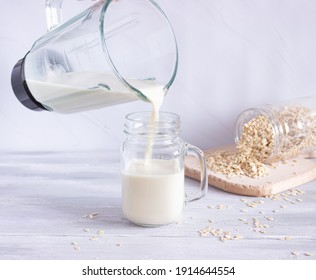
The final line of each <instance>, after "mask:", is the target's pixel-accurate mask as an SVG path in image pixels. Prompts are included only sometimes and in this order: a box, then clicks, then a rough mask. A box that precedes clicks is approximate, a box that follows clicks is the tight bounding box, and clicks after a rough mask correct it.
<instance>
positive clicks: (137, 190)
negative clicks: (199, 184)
mask: <svg viewBox="0 0 316 280" xmlns="http://www.w3.org/2000/svg"><path fill="white" fill-rule="evenodd" d="M141 92H142V93H143V94H144V95H145V96H146V97H147V98H148V100H149V101H150V102H151V103H152V113H151V120H150V122H149V126H150V128H149V130H148V131H149V133H148V140H147V148H146V151H145V156H144V159H134V160H131V161H130V162H129V163H128V166H127V167H126V169H125V170H124V171H123V172H122V208H123V213H124V215H125V216H126V218H128V219H129V220H130V221H131V222H133V223H135V224H138V225H142V226H159V225H164V224H169V223H172V222H174V221H175V220H176V219H177V218H178V217H179V216H180V214H181V212H182V208H183V204H184V170H183V167H181V166H180V164H179V161H178V160H176V159H171V160H165V159H154V158H153V157H152V155H153V144H154V137H155V126H156V123H157V122H158V121H159V110H160V107H161V105H162V103H163V99H164V95H165V91H164V87H163V86H160V85H153V86H152V87H148V88H146V89H142V90H141Z"/></svg>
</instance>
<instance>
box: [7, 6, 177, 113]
mask: <svg viewBox="0 0 316 280" xmlns="http://www.w3.org/2000/svg"><path fill="white" fill-rule="evenodd" d="M61 3H62V0H47V3H46V9H47V16H48V23H49V31H48V32H47V33H46V34H45V35H44V36H43V37H41V38H40V39H38V40H37V41H36V42H35V43H34V45H33V46H32V48H31V50H30V51H29V52H28V53H27V54H26V56H25V57H24V58H23V59H21V60H19V61H18V62H17V64H16V65H15V66H14V68H13V70H12V76H11V84H12V88H13V91H14V93H15V95H16V97H17V98H18V100H19V101H20V102H21V103H22V104H23V105H24V106H26V107H27V108H29V109H32V110H36V111H40V110H48V111H53V112H58V113H72V112H78V111H85V110H90V109H97V108H102V107H106V106H111V105H115V104H119V103H125V102H129V101H133V100H139V99H141V100H144V101H148V99H147V97H146V95H145V94H144V92H146V90H148V88H150V87H153V86H155V85H157V84H158V85H160V86H163V88H164V92H165V93H167V91H168V89H169V87H170V86H171V84H172V83H173V81H174V79H175V76H176V72H177V67H178V48H177V43H176V39H175V35H174V32H173V29H172V27H171V25H170V23H169V21H168V19H167V17H166V15H165V14H164V12H163V11H162V10H161V8H160V7H159V6H158V5H157V4H156V3H155V2H154V1H152V0H102V1H99V2H97V3H95V4H94V5H93V6H91V7H90V8H88V9H86V10H85V11H83V12H81V13H80V14H78V15H76V16H75V17H73V18H71V19H70V20H68V21H66V22H65V23H63V24H60V20H61V17H60V12H61V10H60V9H61Z"/></svg>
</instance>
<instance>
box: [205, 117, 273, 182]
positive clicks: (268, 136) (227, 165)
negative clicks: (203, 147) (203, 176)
mask: <svg viewBox="0 0 316 280" xmlns="http://www.w3.org/2000/svg"><path fill="white" fill-rule="evenodd" d="M273 148H274V141H273V130H272V126H271V124H270V122H269V120H268V119H267V118H266V117H265V116H263V115H259V116H257V117H255V118H254V119H252V120H251V121H249V122H248V123H247V124H245V125H244V126H243V129H242V135H241V138H240V141H239V143H238V144H237V145H236V151H224V152H215V153H213V154H206V161H207V166H208V168H209V169H210V170H213V171H215V172H219V173H223V174H226V175H228V176H231V175H245V176H248V177H252V178H257V177H262V176H264V175H267V174H268V169H267V167H266V165H265V164H264V163H263V162H265V161H266V160H267V159H268V158H269V157H270V156H271V154H272V152H273Z"/></svg>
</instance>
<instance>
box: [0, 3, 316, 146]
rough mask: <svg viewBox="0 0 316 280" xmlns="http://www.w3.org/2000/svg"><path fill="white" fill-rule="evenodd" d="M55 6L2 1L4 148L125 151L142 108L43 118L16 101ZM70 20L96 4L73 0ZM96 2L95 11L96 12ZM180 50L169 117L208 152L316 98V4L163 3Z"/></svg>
mask: <svg viewBox="0 0 316 280" xmlns="http://www.w3.org/2000/svg"><path fill="white" fill-rule="evenodd" d="M44 2H45V0H30V1H25V0H10V1H4V0H1V2H0V11H1V21H0V46H1V52H0V85H1V90H0V145H1V146H0V149H1V150H5V151H9V150H36V151H37V150H55V151H58V150H90V149H107V148H111V149H112V148H113V149H118V148H119V145H120V142H121V141H122V139H123V137H124V136H123V132H122V131H123V129H122V126H123V122H124V116H125V115H126V114H128V113H130V112H134V111H137V110H150V109H151V108H150V106H149V104H145V103H143V102H141V101H138V102H134V103H129V104H125V105H118V106H114V107H111V108H105V109H101V110H96V111H90V112H85V113H77V114H72V115H60V114H55V113H49V112H33V111H31V110H28V109H26V108H24V107H23V106H22V105H21V104H20V103H19V102H18V101H17V100H16V98H15V96H14V94H13V92H12V90H11V85H10V76H11V69H12V67H13V65H14V64H15V63H16V61H17V60H18V59H20V58H22V57H23V56H24V55H25V53H26V52H27V51H28V50H29V49H30V48H31V46H32V43H33V42H34V41H35V40H36V39H37V38H38V37H40V36H41V35H43V34H44V33H45V32H46V20H45V10H44V4H45V3H44ZM64 2H65V4H64V7H65V18H69V17H70V16H72V15H74V14H76V13H78V12H79V11H80V10H81V9H83V7H87V6H89V5H90V3H91V2H92V1H91V0H84V1H80V2H79V1H76V0H64ZM89 2H90V3H89ZM157 2H158V4H159V5H160V6H161V7H162V9H163V10H164V11H165V13H166V14H167V16H168V18H169V20H170V21H171V23H172V25H173V27H174V30H175V33H176V36H177V39H178V44H179V50H180V62H179V71H178V75H177V78H176V80H175V83H174V85H173V86H172V88H171V90H170V91H169V93H168V95H167V97H166V99H165V102H164V105H163V107H162V110H164V111H171V112H175V113H178V114H179V115H180V116H181V119H182V135H183V138H184V139H185V140H186V141H188V142H191V143H192V144H195V145H198V146H199V147H201V148H203V149H205V148H208V147H212V146H215V145H222V144H227V143H232V142H233V126H234V120H235V118H236V116H237V115H238V113H240V112H241V111H242V110H244V109H246V108H249V107H252V106H255V105H257V104H261V103H268V102H275V101H277V100H282V99H288V98H291V97H298V96H305V95H313V94H315V92H316V79H315V76H316V30H315V28H316V1H314V0H194V1H193V0H157Z"/></svg>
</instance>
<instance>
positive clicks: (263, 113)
mask: <svg viewBox="0 0 316 280" xmlns="http://www.w3.org/2000/svg"><path fill="white" fill-rule="evenodd" d="M235 143H236V145H237V149H239V150H243V151H246V152H248V153H251V154H252V155H253V156H255V157H256V158H257V159H258V160H259V161H260V162H263V163H271V162H275V161H279V160H286V159H289V158H293V157H296V156H300V155H302V154H305V153H310V152H312V151H314V150H315V149H316V97H303V98H298V99H293V100H290V101H286V102H282V103H276V104H265V105H260V106H258V107H256V108H251V109H248V110H245V111H244V112H242V113H241V114H240V115H239V116H238V117H237V120H236V124H235Z"/></svg>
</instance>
